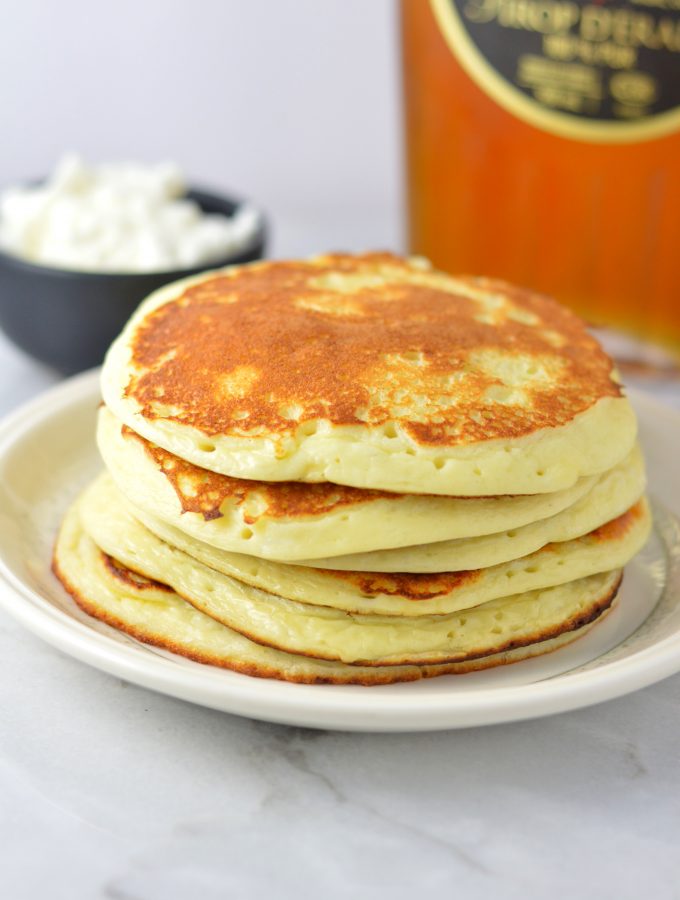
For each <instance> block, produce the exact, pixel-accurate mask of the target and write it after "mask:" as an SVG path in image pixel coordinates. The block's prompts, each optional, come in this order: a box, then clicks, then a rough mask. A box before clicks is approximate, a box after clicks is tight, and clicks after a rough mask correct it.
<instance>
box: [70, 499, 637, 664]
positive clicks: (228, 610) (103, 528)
mask: <svg viewBox="0 0 680 900" xmlns="http://www.w3.org/2000/svg"><path fill="white" fill-rule="evenodd" d="M93 498H94V499H93ZM97 499H99V498H98V497H97V494H96V491H95V493H94V494H93V492H91V491H90V492H87V493H86V495H85V497H84V499H83V501H82V502H81V504H80V514H81V516H82V523H83V527H84V529H85V531H86V532H87V534H88V535H89V536H90V537H91V538H92V539H93V540H94V542H95V543H96V544H97V546H99V547H100V548H101V549H102V550H104V551H105V552H106V553H107V554H108V555H110V556H113V557H114V558H115V559H117V560H119V561H120V562H122V563H123V564H124V565H125V566H126V567H128V568H131V569H133V570H134V571H136V572H138V573H140V574H142V575H144V576H146V577H147V578H151V579H153V580H155V581H162V582H163V583H165V584H168V585H169V586H170V587H172V588H173V589H174V590H175V591H176V592H177V593H178V594H180V596H182V597H183V598H184V599H186V600H188V601H189V602H190V603H192V604H193V605H194V606H196V607H197V608H198V609H200V610H201V611H202V612H205V613H207V614H208V615H210V616H212V617H213V618H215V619H217V620H218V621H220V622H222V623H224V624H225V625H228V626H229V627H230V628H233V629H234V630H235V631H239V632H240V633H242V634H245V635H246V636H247V637H249V638H251V639H252V640H255V641H257V642H258V643H262V644H266V645H268V646H273V647H275V648H277V649H281V650H286V651H288V652H291V653H297V654H302V655H309V656H315V657H318V658H320V659H332V660H340V661H342V662H349V663H356V662H360V663H362V664H370V665H402V664H407V663H419V664H424V663H440V662H452V661H459V660H461V659H463V658H465V657H466V656H467V655H469V654H473V655H475V656H478V655H485V654H487V653H492V652H501V651H503V650H504V649H507V648H506V646H505V645H506V643H507V642H508V641H512V642H514V645H515V646H517V645H518V644H525V643H533V642H534V641H536V640H545V639H547V638H549V637H553V636H555V635H556V634H558V633H561V631H562V630H564V629H565V627H568V626H567V623H570V622H571V621H572V620H573V619H574V617H576V618H578V620H579V621H581V618H582V616H583V615H586V611H587V610H588V609H590V607H589V605H588V604H589V603H590V601H591V599H592V597H593V594H592V593H591V589H592V591H594V592H595V594H597V595H598V596H599V595H600V588H601V586H602V584H604V583H605V582H606V583H609V584H613V583H614V582H613V581H612V579H615V578H616V577H618V574H620V573H617V572H614V573H612V572H611V571H606V572H604V574H603V575H599V574H598V575H595V574H593V575H591V576H590V577H589V578H588V577H581V578H579V577H578V576H579V574H580V571H578V570H577V565H578V562H579V560H578V553H576V554H572V556H573V559H574V563H573V564H572V565H571V567H570V568H571V569H572V570H573V571H572V573H571V574H572V578H573V579H578V580H570V581H569V582H568V583H567V584H564V583H562V584H559V583H558V584H557V586H556V587H551V588H547V589H546V590H540V589H535V590H528V591H524V592H522V593H516V594H513V596H511V597H508V596H502V595H501V596H498V595H497V596H498V599H494V600H492V601H490V602H481V601H482V598H481V596H480V591H479V589H478V587H477V586H476V584H475V581H476V580H477V579H479V581H480V582H481V583H482V584H483V583H484V582H485V580H486V573H487V572H491V571H492V570H485V571H483V572H482V573H481V577H480V573H472V583H468V578H467V577H466V576H468V575H469V574H470V573H466V575H465V576H464V577H463V578H462V579H460V580H459V579H456V578H453V577H451V576H449V577H448V579H446V580H444V578H443V577H442V576H406V577H405V578H406V579H407V580H406V582H404V581H396V579H394V577H393V578H392V582H391V584H390V587H392V586H393V585H395V584H396V589H397V590H399V591H401V596H397V597H390V596H389V595H388V594H387V593H385V595H384V596H385V599H386V600H388V601H389V600H391V601H392V602H393V603H394V602H395V601H397V600H399V601H401V602H402V604H406V603H411V605H412V607H413V608H416V609H419V610H420V611H421V613H423V614H421V615H418V616H417V617H411V618H408V619H406V618H403V617H399V616H394V615H392V616H385V615H373V614H371V613H370V611H371V610H372V609H373V608H374V602H375V601H374V600H372V599H363V602H362V596H361V589H362V588H364V589H365V588H366V586H365V585H364V584H362V581H361V578H360V577H359V578H357V579H356V580H355V579H354V578H351V577H347V576H348V575H349V573H342V574H341V577H340V578H338V575H337V573H326V574H327V575H328V579H327V584H328V588H329V590H334V592H335V595H334V596H330V595H326V594H324V595H323V596H319V597H317V598H316V600H317V603H318V604H320V605H316V604H310V603H300V602H295V601H291V600H287V599H284V598H283V597H280V596H276V595H274V594H271V593H266V592H264V591H261V590H258V589H257V588H254V587H252V586H250V585H247V584H245V583H243V582H241V581H238V580H236V579H234V578H231V577H229V576H227V575H225V574H223V573H221V572H218V571H217V570H215V569H212V568H209V567H208V566H206V565H204V564H203V563H201V562H199V561H197V560H196V559H195V558H193V557H190V556H188V555H187V554H186V553H184V552H182V551H181V550H179V549H177V548H174V547H172V546H170V545H169V544H166V543H164V542H163V541H160V540H159V539H158V538H156V537H155V536H154V535H152V534H151V533H150V532H149V531H147V530H146V529H144V528H143V527H142V526H141V525H140V524H139V523H137V522H135V520H134V519H132V517H130V516H129V515H127V514H126V513H125V512H124V510H122V508H120V507H118V508H116V507H115V504H112V505H111V506H110V507H109V511H108V513H107V515H102V514H101V513H98V512H97V509H98V508H99V507H98V506H97V504H96V502H94V501H96V500H97ZM636 519H637V526H636V522H635V520H636ZM645 524H646V523H645V521H644V517H643V515H642V512H641V513H640V514H639V518H638V517H634V523H633V524H632V526H631V524H630V523H629V522H621V521H619V520H617V522H616V523H612V524H611V526H610V527H608V530H607V533H606V534H604V533H603V534H602V535H593V536H592V543H593V544H594V545H596V546H595V547H594V550H595V555H596V556H597V555H598V554H599V558H600V560H602V559H603V558H604V555H605V554H606V553H607V551H609V553H608V555H609V557H610V558H611V560H612V562H611V565H612V566H616V565H617V563H616V556H617V547H618V545H621V546H625V547H626V549H627V550H628V551H629V553H632V552H634V548H633V547H632V546H631V542H630V537H631V536H632V537H634V538H635V539H637V542H638V545H639V539H640V537H641V535H642V530H643V528H644V525H645ZM628 532H630V536H629V535H628ZM598 545H599V546H598ZM556 546H559V545H556ZM576 549H577V551H578V550H579V549H580V548H576ZM635 549H637V548H635ZM589 555H590V556H591V557H592V555H593V554H592V553H591V554H589ZM624 557H625V554H624ZM554 559H556V562H555V567H556V568H557V570H558V571H559V573H560V574H559V575H558V576H557V577H558V578H559V577H561V578H562V580H563V581H564V574H563V572H564V570H566V569H567V565H566V563H567V562H568V561H570V557H569V556H566V557H565V556H564V555H561V556H560V555H559V554H555V555H554ZM560 559H561V560H562V563H563V564H564V565H563V567H562V569H561V570H560ZM528 561H530V562H532V565H531V566H528V567H524V566H523V567H521V568H518V569H517V570H516V571H515V570H513V573H514V574H515V575H516V576H517V581H518V582H519V581H520V580H521V579H523V578H524V579H528V580H531V579H532V578H533V580H534V582H535V581H536V580H538V581H539V583H540V580H541V579H542V578H543V575H542V572H541V568H542V566H541V562H540V560H536V559H535V558H534V559H533V560H532V558H531V557H529V558H528ZM522 562H524V561H522ZM551 562H552V561H551ZM602 565H603V563H602V561H600V564H599V566H598V565H597V564H594V565H593V566H592V568H593V569H594V571H598V572H600V573H602V572H603V568H602ZM544 567H547V565H546V566H544ZM617 568H618V566H617ZM534 570H535V571H536V574H533V572H534ZM310 572H311V573H312V575H313V576H314V577H316V578H319V576H323V574H324V573H322V572H319V571H318V570H310ZM352 574H353V575H354V574H355V573H352ZM334 575H335V578H336V579H337V583H336V584H335V585H334V584H333V580H332V579H333V576H334ZM378 577H379V576H378ZM387 577H389V576H382V579H383V580H382V581H381V582H380V583H379V585H377V590H384V591H385V592H386V591H387V590H388V588H387V586H386V585H385V579H386V578H387ZM423 577H427V578H428V582H429V585H428V586H430V585H432V583H433V581H435V579H437V581H436V584H435V585H434V587H435V588H439V589H443V590H446V591H448V592H450V593H454V594H455V592H456V591H458V593H459V596H458V602H459V604H460V606H459V609H461V612H460V613H454V614H452V615H439V614H438V615H432V614H429V610H428V609H427V608H426V607H427V604H428V600H426V599H418V597H419V596H421V595H419V594H414V595H413V596H411V595H407V594H406V586H407V585H410V586H413V585H414V584H416V583H417V582H416V579H422V578H423ZM602 579H604V580H602ZM607 579H609V581H607ZM510 581H511V579H508V580H507V581H505V582H504V584H503V582H501V581H500V580H499V581H498V582H497V587H496V590H497V591H498V590H499V589H500V590H502V589H503V587H504V586H505V585H510ZM369 590H370V587H369ZM506 590H507V591H510V592H512V590H514V588H512V587H506ZM378 596H380V597H382V596H383V595H382V594H378ZM407 596H408V597H409V598H410V599H406V598H407ZM348 597H349V598H352V597H356V600H355V601H354V602H355V603H356V604H357V606H358V607H359V610H360V611H361V613H362V614H357V613H356V612H355V613H354V614H350V613H348V612H345V611H342V610H341V609H340V608H338V604H339V603H342V602H343V601H345V602H346V598H348ZM462 597H466V598H467V601H466V605H465V606H463V601H462V599H461V598H462ZM436 599H437V600H438V601H439V602H440V603H441V598H436ZM484 599H486V598H484ZM330 604H333V606H331V605H330ZM478 604H479V605H478ZM471 605H472V606H474V608H470V606H471ZM424 613H428V614H424ZM569 627H570V626H569Z"/></svg>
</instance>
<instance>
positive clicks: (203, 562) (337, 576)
mask: <svg viewBox="0 0 680 900" xmlns="http://www.w3.org/2000/svg"><path fill="white" fill-rule="evenodd" d="M80 511H81V517H82V520H83V524H84V527H85V530H86V531H87V533H88V534H89V535H90V536H91V537H92V538H93V540H94V541H95V543H96V544H97V545H98V546H99V547H101V548H102V549H103V550H105V551H106V552H107V553H108V554H109V555H111V556H114V557H115V558H116V559H119V560H120V561H121V562H123V563H124V564H125V565H126V566H128V567H129V568H134V569H136V570H137V571H139V572H140V573H141V574H143V575H147V576H148V577H150V578H154V579H156V580H160V581H165V582H167V583H168V584H170V585H171V586H172V587H174V588H175V590H177V591H178V592H179V593H181V594H183V595H186V596H187V597H188V598H189V599H191V597H189V593H187V591H194V590H195V591H196V596H198V594H199V593H200V590H199V588H197V587H196V584H197V583H198V582H205V583H206V584H207V583H210V585H211V589H212V592H213V593H214V591H215V590H217V589H219V590H221V591H222V593H223V594H224V596H225V597H227V598H228V602H229V603H230V604H235V605H237V606H238V607H239V608H238V610H237V612H238V614H239V615H242V616H243V617H244V621H245V620H247V618H248V616H249V615H252V617H253V618H255V619H259V618H261V617H262V615H263V614H264V615H268V616H271V617H273V618H276V617H278V616H279V615H280V612H281V611H284V612H285V611H286V610H289V611H291V613H292V614H295V613H296V611H297V607H296V605H295V603H293V604H292V605H290V606H286V604H285V602H282V604H278V605H277V604H276V603H274V607H272V608H271V609H270V606H271V603H270V601H271V598H272V595H276V598H279V599H280V598H285V600H289V601H296V602H297V603H302V604H309V605H311V606H322V607H327V608H329V610H335V611H342V613H343V614H344V613H350V614H353V615H354V616H371V617H373V616H376V615H380V616H385V617H390V616H393V617H404V616H411V617H422V616H441V615H448V614H451V613H455V612H458V611H460V610H468V609H471V608H472V607H476V606H479V605H481V604H483V603H487V602H488V601H490V600H496V599H499V598H503V597H507V596H510V595H514V594H519V593H523V592H526V591H532V590H541V589H544V588H547V587H552V586H553V585H557V584H563V583H565V582H567V581H572V580H574V579H576V578H583V577H586V576H589V575H594V574H596V573H599V572H604V571H608V570H610V569H613V568H619V567H621V566H623V565H625V563H627V562H628V560H629V559H630V558H631V557H632V556H633V555H634V554H635V553H636V552H637V551H638V550H639V549H640V547H641V546H642V545H643V544H644V542H645V540H646V538H647V535H648V533H649V527H650V518H649V510H648V508H647V505H646V502H641V503H640V504H638V505H636V506H635V507H633V508H632V509H631V510H629V511H628V512H627V513H626V514H624V515H623V516H620V517H619V518H617V519H615V520H614V521H613V522H609V523H607V524H606V525H604V526H602V527H601V528H599V529H596V530H595V531H593V532H591V533H590V534H588V535H584V536H583V537H581V538H579V539H577V540H573V541H566V542H563V543H559V544H551V545H549V546H548V547H544V548H542V549H541V550H539V551H537V552H536V553H533V554H531V555H529V556H525V557H523V558H521V559H516V560H512V561H511V562H507V563H503V564H501V565H498V566H493V567H491V568H488V569H480V570H472V571H465V572H444V573H439V574H430V575H407V574H403V573H397V574H384V575H381V574H379V573H366V572H341V571H334V570H331V569H328V570H324V569H311V568H304V567H301V566H290V565H285V564H282V563H272V562H267V561H263V560H258V559H255V558H253V557H247V556H241V555H239V554H232V553H226V552H225V551H220V550H215V549H214V548H212V547H209V546H208V545H206V544H201V543H200V542H197V541H194V540H193V539H192V538H189V537H187V536H186V535H184V534H182V533H181V532H177V530H176V529H170V528H169V527H168V526H163V525H162V524H161V525H160V527H159V523H158V522H157V521H156V522H155V523H154V522H151V521H149V519H148V517H145V518H144V519H143V521H144V525H142V517H139V516H137V517H136V516H135V515H134V514H133V513H131V511H130V508H129V507H128V506H127V505H126V504H125V503H124V501H123V500H122V498H121V496H120V494H119V493H117V491H116V489H115V488H114V487H113V486H112V484H111V482H110V480H109V479H108V477H107V476H103V477H101V478H100V479H98V480H97V481H96V482H95V483H94V484H93V485H92V486H91V487H90V488H89V489H88V490H87V491H86V492H85V493H84V495H83V498H82V501H81V507H80ZM144 526H146V527H144ZM195 566H198V568H197V570H196V571H194V567H195ZM206 568H207V570H208V571H204V570H205V569H206ZM166 570H167V571H166ZM197 580H198V581H197ZM272 602H273V601H272ZM263 609H265V610H268V611H267V612H265V613H262V610H263ZM248 610H250V612H248ZM302 612H303V613H304V610H302ZM338 621H343V616H340V617H339V618H338ZM234 623H235V620H230V621H228V622H227V624H229V625H232V626H233V627H237V626H236V625H235V624H234Z"/></svg>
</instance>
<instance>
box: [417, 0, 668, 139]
mask: <svg viewBox="0 0 680 900" xmlns="http://www.w3.org/2000/svg"><path fill="white" fill-rule="evenodd" d="M431 2H432V7H433V9H434V12H435V15H436V18H437V20H438V22H439V24H440V26H441V28H442V31H443V32H444V35H445V37H446V39H447V41H448V43H449V46H450V47H451V49H452V50H453V52H454V53H455V55H456V56H457V57H458V58H459V60H460V62H461V64H462V65H463V66H464V68H465V69H466V70H467V72H468V74H469V75H470V76H471V77H472V78H473V79H474V80H475V81H476V82H477V84H479V85H480V86H481V87H482V88H483V89H485V90H486V92H487V93H488V94H490V95H491V96H492V97H493V98H494V99H495V100H496V101H497V102H498V103H499V104H500V105H501V106H504V107H505V108H506V109H508V110H510V111H511V112H513V113H514V114H515V115H517V116H518V117H519V118H523V119H525V120H527V121H529V122H530V123H531V124H533V125H536V126H537V127H541V128H544V129H546V130H549V131H554V132H557V133H561V134H564V135H565V136H569V137H576V138H579V137H581V138H585V139H587V138H592V139H596V140H597V139H600V140H627V139H636V138H638V137H639V138H644V137H657V136H660V135H662V134H667V133H669V132H671V131H673V130H675V129H678V128H680V0H633V2H619V0H601V2H599V3H598V2H594V0H431Z"/></svg>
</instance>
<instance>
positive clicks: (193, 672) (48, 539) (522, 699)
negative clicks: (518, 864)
mask: <svg viewBox="0 0 680 900" xmlns="http://www.w3.org/2000/svg"><path fill="white" fill-rule="evenodd" d="M633 400H634V403H635V406H636V409H637V412H638V415H639V417H640V424H641V433H642V441H643V446H644V449H645V452H646V455H647V463H648V468H649V476H650V482H651V492H652V495H656V496H657V497H660V498H663V504H664V505H663V506H661V505H660V504H659V503H656V504H655V519H656V527H655V533H654V535H653V537H652V538H651V539H650V542H649V543H648V545H647V547H646V548H645V549H644V551H643V552H642V553H641V554H640V555H639V556H638V557H637V558H636V559H635V560H634V561H633V562H632V563H631V564H630V565H629V566H628V567H627V570H626V577H625V579H624V586H623V589H622V592H621V598H620V603H619V605H618V607H617V608H616V609H615V610H614V611H613V612H612V613H611V615H610V616H608V617H607V619H606V620H605V621H604V622H602V623H601V624H600V625H598V626H597V627H596V628H595V629H593V631H592V632H591V633H590V634H588V635H586V636H585V637H584V638H582V639H580V640H578V641H576V642H575V643H574V644H573V645H572V646H570V647H566V648H564V649H563V650H559V651H557V652H556V653H552V654H549V655H547V656H545V657H542V658H539V659H535V660H528V661H526V662H521V663H516V664H515V665H512V666H507V667H501V668H498V669H492V670H490V671H487V672H479V673H475V674H470V675H458V676H444V677H442V678H436V679H433V680H427V681H420V682H415V683H410V684H397V685H390V686H385V687H373V688H364V687H354V686H311V685H297V684H286V683H284V682H277V681H269V680H265V679H258V678H249V677H248V676H245V675H239V674H237V673H234V672H229V671H226V670H223V669H217V668H213V667H210V666H204V665H200V664H198V663H193V662H190V661H188V660H185V659H182V658H179V657H175V656H173V655H171V654H169V653H164V652H162V651H158V650H156V649H154V648H151V647H148V646H146V645H144V644H141V643H138V642H137V641H135V640H133V639H131V638H128V637H127V636H125V635H123V634H120V633H119V632H117V631H115V630H113V629H111V628H109V627H108V626H106V625H103V624H101V623H99V622H97V621H96V620H94V619H91V618H89V617H88V616H87V615H85V614H84V613H82V612H81V611H80V610H79V609H78V608H77V607H76V605H75V604H74V603H73V601H72V600H71V598H70V597H69V596H68V595H67V594H66V592H65V591H64V590H63V589H62V588H61V585H60V584H59V583H58V582H57V581H56V579H55V578H54V576H53V575H52V573H51V571H50V553H51V549H52V543H53V540H54V535H55V532H56V528H57V525H58V522H59V519H60V517H61V515H62V514H63V512H64V510H65V508H66V506H67V504H68V503H69V502H70V500H71V499H72V498H73V497H74V496H75V495H76V493H77V492H78V491H79V490H80V488H81V487H82V486H83V485H84V484H85V483H86V482H87V481H88V480H89V479H90V478H91V477H92V476H93V475H94V473H95V472H96V471H97V470H98V469H99V468H100V462H99V459H98V456H97V452H96V450H95V445H94V421H95V413H96V409H97V405H98V402H99V390H98V373H97V372H90V373H86V374H85V375H81V376H78V377H77V378H73V379H71V380H70V381H66V382H64V383H63V384H61V385H59V386H58V387H56V388H53V389H52V390H50V391H48V392H47V393H45V394H43V395H42V396H40V397H39V398H37V399H36V400H34V401H33V402H32V403H29V404H28V405H27V406H24V407H23V408H22V409H20V410H18V411H17V412H16V413H14V414H13V415H11V416H10V417H8V418H7V419H5V420H4V422H2V423H1V424H0V603H1V604H2V606H3V607H4V608H5V609H6V610H7V611H8V612H9V613H10V614H11V615H12V616H14V617H15V618H17V619H19V620H20V621H21V622H22V623H23V624H24V625H25V626H26V627H27V628H29V629H30V630H31V631H33V632H35V633H36V634H37V635H39V636H40V637H42V638H44V639H45V640H46V641H49V642H50V643H51V644H53V645H54V646H56V647H59V648H60V649H61V650H63V651H64V652H65V653H68V654H70V655H72V656H75V657H77V658H78V659H80V660H82V661H83V662H86V663H89V664H90V665H92V666H96V667H97V668H99V669H103V670H105V671H106V672H111V673H113V674H115V675H118V676H120V677H121V678H124V679H127V680H128V681H132V682H135V683H137V684H140V685H143V686H145V687H148V688H152V689H154V690H157V691H161V692H163V693H166V694H170V695H172V696H175V697H180V698H182V699H184V700H189V701H192V702H194V703H200V704H203V705H204V706H210V707H214V708H215V709H221V710H225V711H226V712H231V713H236V714H238V715H244V716H250V717H252V718H257V719H266V720H269V721H274V722H286V723H289V724H295V725H303V726H311V727H318V728H342V729H355V730H362V731H420V730H423V731H425V730H431V729H441V728H462V727H466V726H469V725H483V724H490V723H495V722H506V721H511V720H516V719H525V718H531V717H534V716H543V715H548V714H551V713H557V712H561V711H563V710H567V709H575V708H577V707H581V706H588V705H590V704H593V703H599V702H600V701H602V700H607V699H610V698H612V697H618V696H620V695H622V694H625V693H627V692H629V691H633V690H636V689H637V688H641V687H644V686H646V685H648V684H652V683H653V682H655V681H658V680H660V679H661V678H665V677H666V676H668V675H671V674H672V673H674V672H677V671H679V670H680V523H679V522H678V520H677V519H676V516H677V515H680V466H678V462H677V449H676V447H677V443H678V438H680V415H678V414H677V413H675V412H672V411H671V410H669V409H668V408H666V407H664V406H662V405H660V404H658V403H656V402H655V401H653V400H651V399H650V398H649V397H647V396H646V395H643V394H635V395H634V397H633Z"/></svg>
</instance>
